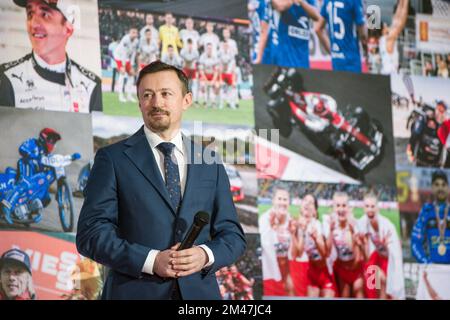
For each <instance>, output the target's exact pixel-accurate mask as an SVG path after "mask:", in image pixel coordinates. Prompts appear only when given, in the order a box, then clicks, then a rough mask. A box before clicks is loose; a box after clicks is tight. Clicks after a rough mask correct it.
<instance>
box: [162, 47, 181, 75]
mask: <svg viewBox="0 0 450 320" xmlns="http://www.w3.org/2000/svg"><path fill="white" fill-rule="evenodd" d="M161 61H162V62H164V63H167V64H170V65H172V66H174V67H177V68H178V69H181V68H182V67H183V59H181V57H180V56H179V55H178V53H176V52H175V48H174V47H173V45H171V44H169V45H168V46H167V52H166V53H163V54H162V55H161Z"/></svg>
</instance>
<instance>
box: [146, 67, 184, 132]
mask: <svg viewBox="0 0 450 320" xmlns="http://www.w3.org/2000/svg"><path fill="white" fill-rule="evenodd" d="M181 86H182V84H181V82H180V80H179V79H178V76H177V74H176V73H175V72H174V71H171V70H165V71H160V72H156V73H152V74H147V75H145V76H144V77H143V78H142V80H141V82H140V83H139V88H138V93H139V108H140V109H141V113H142V117H143V119H144V122H145V124H146V126H147V127H148V128H149V129H151V130H152V131H154V132H164V131H167V130H169V129H170V130H174V129H177V128H180V126H181V115H182V114H183V112H184V111H185V110H187V108H189V106H190V105H191V103H192V94H191V93H187V94H185V95H183V93H182V89H181Z"/></svg>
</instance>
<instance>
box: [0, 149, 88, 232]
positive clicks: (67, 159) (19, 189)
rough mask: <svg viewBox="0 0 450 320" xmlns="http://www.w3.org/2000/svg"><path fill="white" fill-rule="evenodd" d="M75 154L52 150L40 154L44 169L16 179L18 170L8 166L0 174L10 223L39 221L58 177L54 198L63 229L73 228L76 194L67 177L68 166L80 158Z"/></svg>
mask: <svg viewBox="0 0 450 320" xmlns="http://www.w3.org/2000/svg"><path fill="white" fill-rule="evenodd" d="M80 158H81V156H80V154H79V153H74V154H72V155H60V154H50V155H48V156H42V157H41V160H40V161H41V163H42V165H43V166H44V167H45V170H44V171H41V172H38V173H36V174H34V175H32V176H29V177H20V178H19V179H18V180H16V170H14V169H12V168H10V167H9V168H7V169H6V170H5V173H3V174H0V201H1V202H0V209H1V216H3V219H4V220H6V222H7V223H8V224H10V225H12V224H14V223H18V224H22V225H25V226H26V227H29V226H30V224H31V223H39V222H40V221H41V219H42V213H43V211H44V208H45V207H46V206H47V205H48V204H49V203H50V194H49V189H50V186H51V185H52V183H53V182H55V181H56V183H57V185H56V195H55V199H56V201H57V203H58V212H59V218H60V221H61V226H62V228H63V230H64V232H71V231H72V230H73V225H74V210H73V197H72V192H71V190H70V186H69V183H68V182H67V179H66V171H65V167H67V166H69V165H70V164H71V163H72V162H73V161H75V160H78V159H80Z"/></svg>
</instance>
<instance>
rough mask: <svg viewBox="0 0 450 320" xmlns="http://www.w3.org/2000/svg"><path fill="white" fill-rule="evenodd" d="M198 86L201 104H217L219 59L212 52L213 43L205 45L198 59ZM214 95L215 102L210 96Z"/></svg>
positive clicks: (209, 105)
mask: <svg viewBox="0 0 450 320" xmlns="http://www.w3.org/2000/svg"><path fill="white" fill-rule="evenodd" d="M199 72H200V88H201V92H202V95H203V99H204V100H203V104H204V105H206V106H207V107H211V106H212V104H217V105H218V104H219V99H220V93H219V91H220V79H219V59H217V57H216V56H215V55H214V53H213V44H212V43H208V44H207V45H206V50H205V52H203V53H202V55H201V56H200V59H199ZM212 94H214V96H215V102H214V99H213V97H212Z"/></svg>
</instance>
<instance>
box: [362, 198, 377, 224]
mask: <svg viewBox="0 0 450 320" xmlns="http://www.w3.org/2000/svg"><path fill="white" fill-rule="evenodd" d="M364 213H365V214H366V215H367V217H368V218H369V219H373V218H375V217H376V215H377V213H378V204H377V200H376V199H374V198H366V199H365V200H364Z"/></svg>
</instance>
